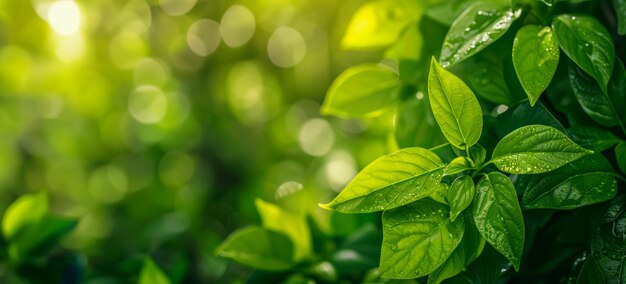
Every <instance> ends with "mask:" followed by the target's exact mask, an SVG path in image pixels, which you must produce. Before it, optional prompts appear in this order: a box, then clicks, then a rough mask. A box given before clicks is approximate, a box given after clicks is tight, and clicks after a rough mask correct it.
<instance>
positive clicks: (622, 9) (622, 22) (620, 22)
mask: <svg viewBox="0 0 626 284" xmlns="http://www.w3.org/2000/svg"><path fill="white" fill-rule="evenodd" d="M613 7H614V8H615V14H617V33H618V34H619V35H626V1H624V0H613Z"/></svg>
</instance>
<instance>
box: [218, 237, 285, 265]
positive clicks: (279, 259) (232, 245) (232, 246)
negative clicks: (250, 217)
mask: <svg viewBox="0 0 626 284" xmlns="http://www.w3.org/2000/svg"><path fill="white" fill-rule="evenodd" d="M216 252H217V254H218V255H219V256H222V257H225V258H228V259H231V260H233V261H236V262H238V263H241V264H243V265H246V266H250V267H252V268H254V269H260V270H268V271H285V270H289V269H290V268H291V267H292V266H293V265H294V263H293V262H292V259H293V252H294V248H293V243H292V241H291V240H290V239H289V237H287V236H286V235H284V234H282V233H278V232H274V231H271V230H268V229H264V228H260V227H256V226H250V227H247V228H243V229H239V230H237V231H235V232H234V233H232V234H231V235H230V236H229V237H228V238H227V239H226V240H225V241H224V242H223V243H222V244H221V245H220V246H219V247H217V250H216Z"/></svg>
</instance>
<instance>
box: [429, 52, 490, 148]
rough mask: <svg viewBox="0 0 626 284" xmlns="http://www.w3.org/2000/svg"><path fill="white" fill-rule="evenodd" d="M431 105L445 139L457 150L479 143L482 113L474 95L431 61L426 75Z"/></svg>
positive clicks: (461, 82)
mask: <svg viewBox="0 0 626 284" xmlns="http://www.w3.org/2000/svg"><path fill="white" fill-rule="evenodd" d="M428 94H429V97H430V106H431V108H432V110H433V114H434V115H435V119H436V120H437V123H438V124H439V126H440V127H441V131H442V132H443V134H444V136H446V139H448V141H450V143H451V144H452V145H454V146H456V147H458V148H460V149H465V148H466V147H467V148H469V147H471V146H472V145H474V144H476V142H478V139H479V138H480V134H481V132H482V128H483V118H482V110H481V108H480V104H478V100H477V99H476V97H475V96H474V93H472V91H471V90H470V89H469V88H468V87H467V85H465V83H463V81H461V79H459V78H458V77H456V76H455V75H454V74H452V73H451V72H450V71H448V70H446V69H444V68H443V67H441V66H440V65H439V63H437V61H435V59H434V58H433V59H432V61H431V65H430V74H429V76H428Z"/></svg>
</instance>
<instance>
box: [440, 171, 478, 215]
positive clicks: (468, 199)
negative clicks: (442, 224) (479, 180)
mask: <svg viewBox="0 0 626 284" xmlns="http://www.w3.org/2000/svg"><path fill="white" fill-rule="evenodd" d="M474 190H475V189H474V181H473V180H472V178H471V177H470V176H460V177H458V178H456V179H455V180H454V182H453V183H452V185H450V188H448V192H447V194H446V199H447V200H448V204H450V220H452V221H454V220H455V219H456V217H457V216H459V214H461V212H463V210H465V208H467V207H468V206H469V205H470V204H471V203H472V200H473V199H474Z"/></svg>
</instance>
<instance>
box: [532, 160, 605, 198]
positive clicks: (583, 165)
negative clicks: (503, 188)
mask: <svg viewBox="0 0 626 284" xmlns="http://www.w3.org/2000/svg"><path fill="white" fill-rule="evenodd" d="M528 179H529V181H528V183H527V184H526V187H525V189H524V197H523V199H522V204H523V207H524V208H526V209H538V208H551V209H574V208H578V207H581V206H585V205H590V204H594V203H598V202H602V201H605V200H609V199H611V198H612V197H613V196H615V193H616V192H617V181H616V180H615V174H614V171H613V168H611V165H610V164H609V162H608V161H607V160H606V159H605V158H604V157H603V156H602V155H600V154H594V155H589V156H585V157H582V158H580V159H578V160H576V161H574V162H571V163H569V164H567V165H565V166H562V167H560V168H558V169H556V170H554V171H552V172H550V173H547V174H541V175H533V176H529V177H528Z"/></svg>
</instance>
